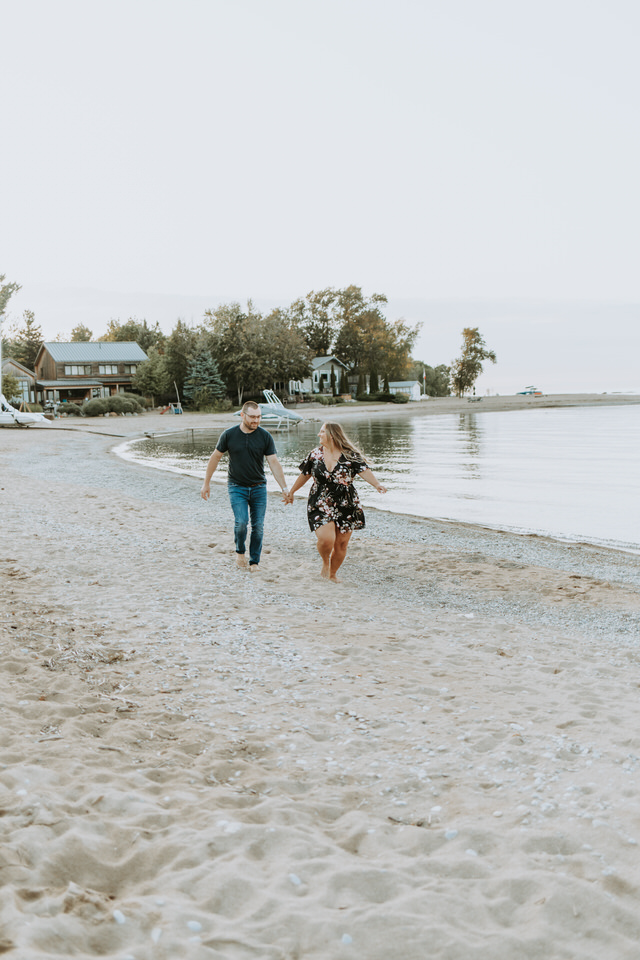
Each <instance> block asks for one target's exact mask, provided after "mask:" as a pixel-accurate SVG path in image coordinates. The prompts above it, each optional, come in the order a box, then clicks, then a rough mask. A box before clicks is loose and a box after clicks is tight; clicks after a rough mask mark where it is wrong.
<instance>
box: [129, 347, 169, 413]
mask: <svg viewBox="0 0 640 960" xmlns="http://www.w3.org/2000/svg"><path fill="white" fill-rule="evenodd" d="M147 356H148V358H149V359H148V360H144V361H143V362H142V363H141V364H139V365H138V368H137V370H136V372H135V374H134V376H133V380H132V383H133V387H134V388H135V390H137V392H138V393H140V394H141V395H142V396H143V397H149V398H150V399H151V403H152V404H153V406H155V402H156V397H159V396H162V395H163V394H166V393H169V390H170V387H171V381H170V379H169V374H168V372H167V364H166V358H165V357H164V356H163V355H162V354H161V353H160V352H159V351H158V349H157V347H149V349H148V351H147Z"/></svg>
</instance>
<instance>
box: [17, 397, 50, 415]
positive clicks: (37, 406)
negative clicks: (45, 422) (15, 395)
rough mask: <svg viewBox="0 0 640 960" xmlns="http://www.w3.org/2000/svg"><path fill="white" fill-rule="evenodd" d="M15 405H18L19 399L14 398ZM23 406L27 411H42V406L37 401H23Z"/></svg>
mask: <svg viewBox="0 0 640 960" xmlns="http://www.w3.org/2000/svg"><path fill="white" fill-rule="evenodd" d="M15 405H16V406H20V399H18V400H16V403H15ZM25 408H26V409H27V410H28V411H29V413H42V412H43V411H42V406H41V405H40V404H39V403H25Z"/></svg>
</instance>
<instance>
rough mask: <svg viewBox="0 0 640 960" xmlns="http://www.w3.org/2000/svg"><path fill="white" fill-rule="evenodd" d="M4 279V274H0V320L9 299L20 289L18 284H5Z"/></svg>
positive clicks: (5, 277)
mask: <svg viewBox="0 0 640 960" xmlns="http://www.w3.org/2000/svg"><path fill="white" fill-rule="evenodd" d="M6 279H7V276H6V274H4V273H0V320H1V319H2V317H3V316H4V314H5V311H6V309H7V304H8V303H9V300H10V299H11V297H12V296H13V295H14V293H17V292H18V290H20V289H21V288H20V284H19V283H5V282H4V281H5V280H6Z"/></svg>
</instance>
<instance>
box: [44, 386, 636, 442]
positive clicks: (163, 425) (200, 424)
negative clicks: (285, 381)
mask: <svg viewBox="0 0 640 960" xmlns="http://www.w3.org/2000/svg"><path fill="white" fill-rule="evenodd" d="M623 405H640V394H633V393H626V394H614V393H575V394H574V393H560V394H548V395H546V394H545V395H543V396H541V397H531V396H518V395H515V396H514V395H507V396H494V397H482V398H477V399H476V400H471V399H469V398H463V399H458V398H457V397H433V398H431V399H429V400H421V401H413V402H409V403H373V402H372V403H357V402H356V403H341V404H336V405H335V406H334V405H326V404H322V403H316V402H313V403H301V404H296V405H295V406H293V407H292V408H291V409H295V410H296V411H297V412H299V413H301V414H302V416H303V417H304V418H305V419H308V420H317V421H320V420H344V419H349V420H351V419H364V418H366V417H372V416H375V417H405V416H434V415H436V416H437V415H439V414H452V413H493V412H503V411H507V410H532V409H540V408H545V409H550V408H561V407H602V406H623ZM238 407H239V404H237V405H234V409H233V411H229V412H228V413H200V412H191V411H188V412H185V413H183V414H182V415H181V416H175V415H173V414H170V413H165V414H161V413H160V410H159V409H155V410H149V411H147V412H146V413H143V414H140V415H138V416H125V417H122V416H119V417H88V418H86V419H85V418H80V417H64V418H61V419H59V420H55V421H53V422H52V424H51V426H52V427H53V428H54V429H58V430H74V431H76V430H77V431H80V432H85V431H90V432H91V433H103V434H105V435H111V436H117V437H122V438H123V439H124V438H129V439H133V438H134V437H143V436H145V434H147V433H154V434H160V433H175V432H176V431H179V430H196V429H201V430H206V429H208V428H209V426H211V427H213V428H217V427H219V426H221V425H224V424H228V423H229V421H230V418H233V414H234V413H235V411H236V410H237V409H238ZM231 422H236V421H234V420H231ZM30 429H39V428H37V427H36V428H34V427H31V428H30ZM43 429H47V428H46V427H45V428H43Z"/></svg>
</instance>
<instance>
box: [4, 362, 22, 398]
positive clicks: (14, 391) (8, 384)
mask: <svg viewBox="0 0 640 960" xmlns="http://www.w3.org/2000/svg"><path fill="white" fill-rule="evenodd" d="M2 393H3V394H4V396H5V398H6V399H7V400H8V401H9V403H13V402H14V401H15V402H19V401H20V400H21V399H22V397H21V395H20V381H19V380H18V378H17V377H15V376H14V375H13V374H12V373H9V371H8V370H7V371H5V372H4V373H3V374H2Z"/></svg>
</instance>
